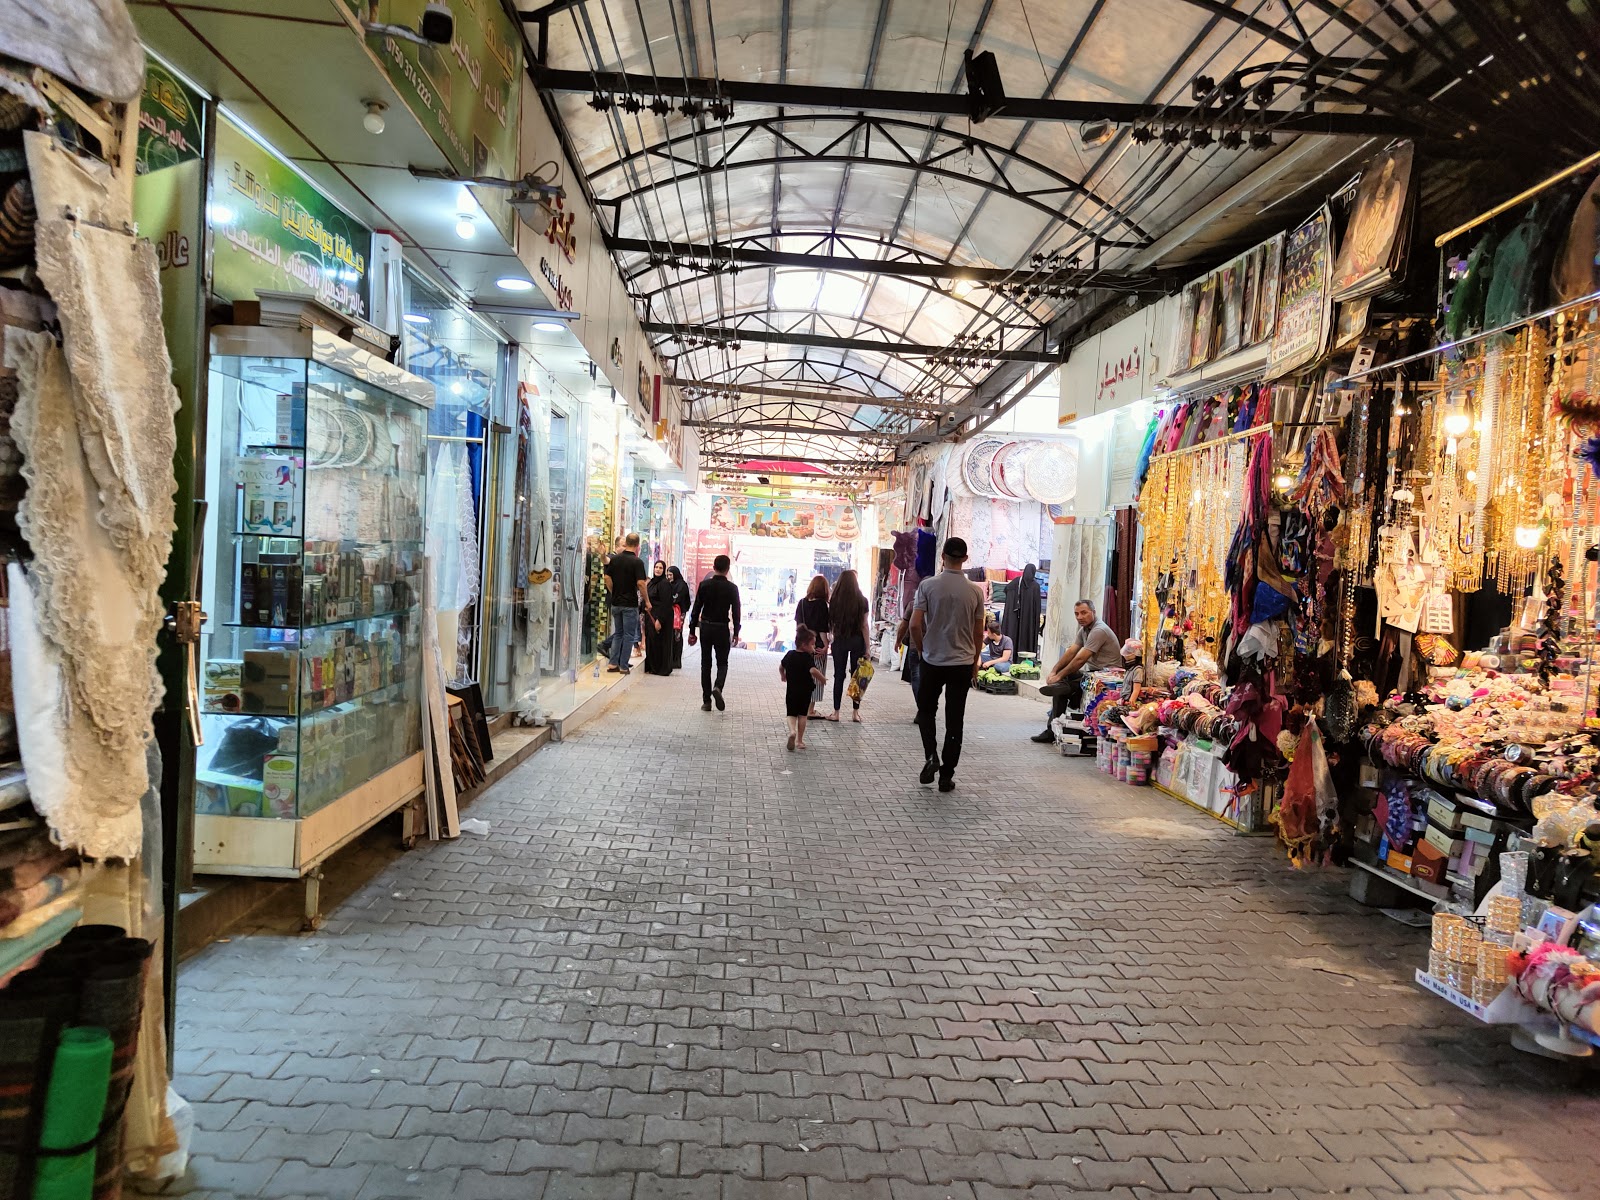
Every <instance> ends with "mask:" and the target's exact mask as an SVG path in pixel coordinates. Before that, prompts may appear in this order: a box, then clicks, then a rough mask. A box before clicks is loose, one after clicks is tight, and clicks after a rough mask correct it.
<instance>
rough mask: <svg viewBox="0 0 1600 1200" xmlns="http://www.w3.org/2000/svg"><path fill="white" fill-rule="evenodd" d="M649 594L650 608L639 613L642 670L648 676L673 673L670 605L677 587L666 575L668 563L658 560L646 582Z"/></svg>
mask: <svg viewBox="0 0 1600 1200" xmlns="http://www.w3.org/2000/svg"><path fill="white" fill-rule="evenodd" d="M645 587H646V591H647V592H648V593H649V596H650V611H649V612H642V611H641V612H640V613H639V621H640V623H641V624H642V625H643V626H644V670H645V674H647V675H671V674H672V639H673V636H674V630H673V628H672V605H673V603H674V601H675V600H676V598H677V591H678V586H677V584H676V583H674V582H673V581H672V577H671V576H670V575H668V574H667V564H666V563H664V562H657V563H656V565H655V566H654V567H652V568H651V575H650V582H649V583H648V584H646V585H645Z"/></svg>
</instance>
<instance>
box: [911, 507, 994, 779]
mask: <svg viewBox="0 0 1600 1200" xmlns="http://www.w3.org/2000/svg"><path fill="white" fill-rule="evenodd" d="M966 561H967V543H966V542H965V541H964V540H963V539H961V538H958V537H953V538H946V539H945V543H944V547H943V552H942V554H941V564H942V566H943V568H944V569H943V570H941V571H940V572H939V573H938V574H937V575H935V576H934V577H933V578H931V579H924V580H923V581H922V582H921V583H920V584H918V585H917V598H916V600H915V601H914V602H913V603H912V606H911V645H912V646H913V647H915V649H916V651H917V654H918V655H919V656H920V657H921V665H920V667H919V672H920V677H919V679H918V682H917V725H918V727H919V728H920V729H921V730H922V751H923V756H924V759H923V764H922V773H921V775H919V776H918V780H919V782H921V783H922V784H923V785H924V786H926V785H928V784H930V783H932V782H933V777H934V776H935V775H937V776H938V777H939V790H940V791H941V792H950V791H954V790H955V786H956V780H955V775H956V764H957V763H959V762H960V761H961V738H962V733H963V729H964V725H965V722H966V715H967V693H968V691H970V690H971V688H972V681H973V680H974V679H976V678H977V676H978V655H979V651H980V648H981V647H982V644H983V623H984V622H983V593H982V591H980V590H979V588H978V586H977V585H976V584H975V583H973V582H972V581H971V580H970V579H968V578H967V577H966V576H965V575H964V574H963V573H962V570H961V565H962V564H963V563H964V562H966ZM941 695H943V697H944V752H943V754H941V753H939V746H938V738H937V733H938V726H937V717H938V712H939V697H940V696H941Z"/></svg>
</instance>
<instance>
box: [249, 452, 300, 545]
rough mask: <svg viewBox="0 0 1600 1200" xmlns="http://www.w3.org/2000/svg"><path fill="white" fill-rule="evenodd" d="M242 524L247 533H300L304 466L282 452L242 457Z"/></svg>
mask: <svg viewBox="0 0 1600 1200" xmlns="http://www.w3.org/2000/svg"><path fill="white" fill-rule="evenodd" d="M238 474H239V492H240V513H239V528H240V529H241V530H243V531H244V532H245V533H276V534H283V533H290V534H292V533H298V532H299V529H300V469H299V464H298V462H297V461H296V460H295V459H293V458H290V457H288V456H287V455H281V454H264V455H261V456H260V457H257V458H241V459H239V462H238Z"/></svg>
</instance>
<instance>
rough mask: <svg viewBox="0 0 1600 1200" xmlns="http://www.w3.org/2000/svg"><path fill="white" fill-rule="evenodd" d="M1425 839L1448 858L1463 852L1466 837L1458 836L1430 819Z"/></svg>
mask: <svg viewBox="0 0 1600 1200" xmlns="http://www.w3.org/2000/svg"><path fill="white" fill-rule="evenodd" d="M1423 840H1424V842H1425V843H1426V844H1427V845H1429V846H1432V847H1433V848H1434V849H1435V850H1437V851H1438V852H1439V853H1440V854H1442V855H1444V856H1445V857H1446V858H1454V857H1455V856H1456V855H1458V854H1460V853H1461V847H1462V845H1463V844H1464V843H1465V840H1466V839H1464V838H1460V837H1457V836H1456V835H1455V834H1454V833H1452V832H1451V831H1449V830H1447V829H1440V828H1439V827H1438V826H1437V825H1435V824H1434V823H1433V822H1432V821H1429V822H1428V832H1427V835H1426V837H1425V838H1424V839H1423ZM1419 849H1420V846H1419Z"/></svg>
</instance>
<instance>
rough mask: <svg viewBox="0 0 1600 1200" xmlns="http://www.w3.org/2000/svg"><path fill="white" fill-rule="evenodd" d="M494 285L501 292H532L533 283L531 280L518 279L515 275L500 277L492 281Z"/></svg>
mask: <svg viewBox="0 0 1600 1200" xmlns="http://www.w3.org/2000/svg"><path fill="white" fill-rule="evenodd" d="M494 285H495V287H497V288H499V289H500V290H501V291H502V292H531V291H533V281H532V280H531V279H519V278H518V277H517V276H515V275H502V276H501V277H500V278H499V279H496V280H495V281H494Z"/></svg>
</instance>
